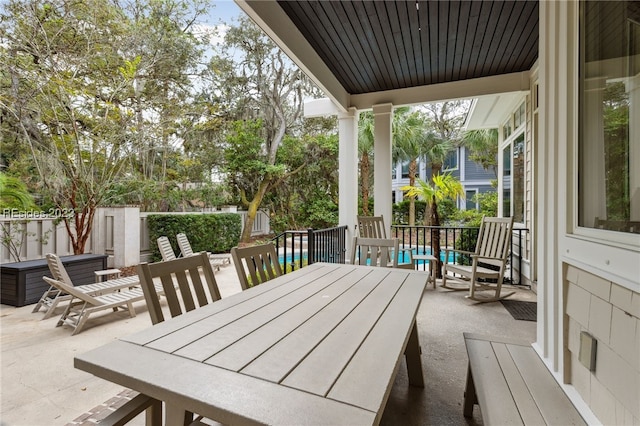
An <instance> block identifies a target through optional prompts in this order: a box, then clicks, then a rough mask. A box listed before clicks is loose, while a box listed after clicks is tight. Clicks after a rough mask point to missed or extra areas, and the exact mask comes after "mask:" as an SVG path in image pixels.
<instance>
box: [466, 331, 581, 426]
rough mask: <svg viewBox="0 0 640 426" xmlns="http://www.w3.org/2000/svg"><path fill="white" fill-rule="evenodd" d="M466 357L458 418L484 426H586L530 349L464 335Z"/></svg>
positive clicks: (523, 345) (522, 345)
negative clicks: (476, 417)
mask: <svg viewBox="0 0 640 426" xmlns="http://www.w3.org/2000/svg"><path fill="white" fill-rule="evenodd" d="M464 342H465V345H466V347H467V354H468V355H469V369H468V371H467V386H466V390H465V397H464V408H463V409H464V415H465V417H471V416H472V414H473V407H474V405H475V404H478V405H479V406H480V412H481V413H482V419H483V422H484V424H486V425H545V424H546V425H586V422H585V421H584V419H583V418H582V417H581V416H580V413H578V410H577V409H576V408H575V406H574V405H573V404H572V403H571V401H570V400H569V398H568V397H567V395H566V394H565V393H564V391H563V390H562V388H561V387H560V385H559V384H558V382H556V380H555V379H554V377H553V376H552V374H551V372H550V371H549V370H548V369H547V367H546V366H545V365H544V363H543V362H542V360H541V359H540V357H539V356H538V354H537V353H536V352H535V351H534V349H533V347H532V346H531V345H530V344H528V343H523V342H520V341H515V340H510V339H503V338H493V337H487V336H481V335H477V334H471V333H464Z"/></svg>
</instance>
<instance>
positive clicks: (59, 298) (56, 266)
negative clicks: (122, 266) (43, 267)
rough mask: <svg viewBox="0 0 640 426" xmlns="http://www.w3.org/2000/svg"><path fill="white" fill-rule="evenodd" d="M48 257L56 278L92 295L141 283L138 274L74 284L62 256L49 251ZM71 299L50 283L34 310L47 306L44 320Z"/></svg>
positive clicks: (50, 267)
mask: <svg viewBox="0 0 640 426" xmlns="http://www.w3.org/2000/svg"><path fill="white" fill-rule="evenodd" d="M46 257H47V264H48V265H49V271H50V272H51V275H52V276H53V278H54V279H55V280H58V281H62V282H64V283H65V284H67V285H68V286H71V287H74V288H75V289H77V291H79V292H82V293H85V294H88V295H90V296H99V295H102V294H108V293H112V292H114V291H119V290H122V289H126V288H133V287H136V286H138V285H139V284H140V280H139V279H138V277H137V276H131V277H124V278H117V279H114V280H108V281H102V282H98V283H95V284H84V285H78V286H74V284H73V282H71V278H70V277H69V274H68V273H67V270H66V269H65V267H64V264H63V263H62V261H61V260H60V258H59V257H58V256H57V255H55V254H53V253H48V254H47V256H46ZM71 299H72V296H71V295H70V294H67V293H64V292H63V291H61V290H60V289H59V288H57V287H55V286H53V285H50V286H49V289H48V290H46V291H45V292H44V293H43V295H42V297H40V300H39V301H38V303H37V304H36V306H35V307H34V308H33V311H32V312H38V311H39V310H40V308H41V307H43V306H45V307H46V308H47V310H46V311H45V313H44V317H42V319H43V320H44V319H47V318H49V317H51V315H53V314H54V312H55V310H56V308H57V307H58V305H60V303H63V302H68V301H70V300H71Z"/></svg>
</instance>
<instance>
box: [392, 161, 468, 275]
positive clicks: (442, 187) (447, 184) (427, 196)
mask: <svg viewBox="0 0 640 426" xmlns="http://www.w3.org/2000/svg"><path fill="white" fill-rule="evenodd" d="M431 179H432V182H433V184H432V185H430V184H428V183H427V182H425V181H423V180H422V179H417V182H418V186H404V187H402V190H403V191H407V196H410V197H420V198H422V199H424V200H425V201H426V202H427V207H426V209H425V214H424V216H425V222H426V221H427V220H428V221H429V223H433V224H435V225H431V226H433V227H439V226H440V215H439V214H438V202H440V201H442V200H445V199H450V200H455V199H456V197H458V196H463V195H464V189H463V187H462V184H461V183H460V181H459V180H457V179H456V178H454V177H453V176H451V175H450V174H448V173H447V174H438V175H436V176H433V177H432V178H431ZM425 225H427V223H425ZM431 242H432V245H433V247H432V248H433V254H434V256H435V257H436V259H437V262H438V264H437V269H436V270H437V271H440V264H441V261H440V230H439V229H437V228H432V230H431Z"/></svg>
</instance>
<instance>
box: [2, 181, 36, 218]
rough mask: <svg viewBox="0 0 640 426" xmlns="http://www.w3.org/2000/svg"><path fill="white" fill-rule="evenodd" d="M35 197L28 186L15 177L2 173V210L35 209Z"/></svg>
mask: <svg viewBox="0 0 640 426" xmlns="http://www.w3.org/2000/svg"><path fill="white" fill-rule="evenodd" d="M34 207H35V203H34V202H33V196H32V195H31V194H30V193H29V190H28V189H27V185H25V184H24V182H22V181H21V180H20V179H18V178H16V177H14V176H8V175H6V174H5V173H0V209H2V210H4V209H18V210H21V211H24V210H27V209H30V208H34Z"/></svg>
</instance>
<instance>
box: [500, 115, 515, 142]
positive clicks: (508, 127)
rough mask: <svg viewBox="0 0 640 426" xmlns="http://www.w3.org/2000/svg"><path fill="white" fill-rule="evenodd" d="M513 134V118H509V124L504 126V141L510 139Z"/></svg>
mask: <svg viewBox="0 0 640 426" xmlns="http://www.w3.org/2000/svg"><path fill="white" fill-rule="evenodd" d="M511 133H513V128H512V127H511V117H509V119H508V120H507V122H506V123H504V124H503V125H502V139H509V136H511Z"/></svg>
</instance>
